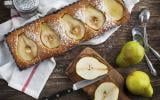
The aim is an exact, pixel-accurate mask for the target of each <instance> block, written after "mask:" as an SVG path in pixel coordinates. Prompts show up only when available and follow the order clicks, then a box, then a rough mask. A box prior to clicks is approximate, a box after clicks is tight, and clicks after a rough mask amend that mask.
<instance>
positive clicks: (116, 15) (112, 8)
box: [104, 0, 124, 21]
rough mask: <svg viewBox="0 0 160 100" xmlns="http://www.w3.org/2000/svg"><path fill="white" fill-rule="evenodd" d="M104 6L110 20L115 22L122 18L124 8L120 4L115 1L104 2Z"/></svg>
mask: <svg viewBox="0 0 160 100" xmlns="http://www.w3.org/2000/svg"><path fill="white" fill-rule="evenodd" d="M104 4H105V7H106V10H107V12H108V14H109V15H110V16H111V18H112V20H114V21H117V20H120V19H121V18H122V17H123V14H124V8H123V6H122V4H120V3H119V2H117V1H116V0H104Z"/></svg>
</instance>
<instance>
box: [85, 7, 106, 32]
mask: <svg viewBox="0 0 160 100" xmlns="http://www.w3.org/2000/svg"><path fill="white" fill-rule="evenodd" d="M84 23H86V24H87V25H88V26H89V27H91V28H92V29H94V30H98V29H100V28H101V27H102V26H103V25H104V23H105V15H104V14H103V13H102V12H101V11H100V10H98V9H96V8H94V7H92V6H90V5H89V6H86V7H85V22H84Z"/></svg>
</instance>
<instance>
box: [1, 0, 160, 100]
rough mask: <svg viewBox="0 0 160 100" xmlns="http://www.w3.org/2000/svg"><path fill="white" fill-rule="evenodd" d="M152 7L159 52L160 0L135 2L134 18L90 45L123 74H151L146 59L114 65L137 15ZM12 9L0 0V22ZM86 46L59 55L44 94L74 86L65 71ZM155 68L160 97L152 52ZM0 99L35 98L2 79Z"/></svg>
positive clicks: (159, 99)
mask: <svg viewBox="0 0 160 100" xmlns="http://www.w3.org/2000/svg"><path fill="white" fill-rule="evenodd" d="M145 7H147V8H149V9H150V11H151V19H150V22H149V25H148V30H147V31H148V34H149V43H150V44H151V45H152V46H153V47H154V48H155V49H156V50H157V51H159V52H160V0H141V2H140V3H139V4H137V5H136V7H135V8H134V10H133V12H132V16H131V20H130V21H129V22H128V23H127V24H126V25H123V26H122V27H121V28H120V29H119V30H118V31H117V32H115V33H114V34H113V35H112V36H111V37H110V38H109V39H108V40H107V41H106V42H105V43H103V44H101V45H97V46H90V47H92V48H93V49H95V50H96V51H97V52H99V53H100V55H102V57H104V58H105V59H106V60H107V61H108V62H109V63H110V64H111V65H112V66H114V67H115V68H116V69H117V70H118V71H119V72H120V73H121V74H122V75H123V76H124V77H126V76H127V75H128V73H129V72H131V71H133V70H142V71H145V72H147V73H148V74H149V70H148V68H147V65H146V62H145V60H144V61H143V62H142V63H140V64H138V65H135V66H132V67H129V68H124V69H122V68H118V67H117V65H116V64H115V58H116V56H117V54H118V53H119V51H120V49H121V48H122V46H123V45H124V44H125V43H126V42H127V41H130V40H131V39H132V37H131V29H132V28H133V27H134V26H136V25H139V22H138V14H139V12H140V10H141V9H142V8H145ZM9 13H10V12H9V10H8V9H6V8H4V6H3V0H0V22H1V23H2V22H4V21H6V20H7V19H9V18H10V17H9ZM85 47H86V46H78V47H76V48H74V49H72V50H70V51H68V52H66V53H65V54H64V55H62V56H59V57H57V58H56V61H57V66H56V68H55V70H54V72H53V73H52V75H51V76H50V78H49V80H48V81H47V83H46V85H45V87H44V89H43V91H42V93H41V97H42V96H47V95H50V94H51V93H55V92H57V91H60V90H63V89H65V88H68V87H71V85H72V82H71V81H70V80H69V79H68V78H67V77H66V75H65V73H64V71H65V69H66V67H67V66H68V64H69V63H70V62H71V61H72V60H73V59H74V57H75V55H78V54H79V52H80V51H81V50H83V49H84V48H85ZM149 58H150V59H151V60H152V62H153V64H154V66H155V68H156V69H157V71H158V76H157V77H152V76H151V75H150V74H149V75H150V77H151V80H152V85H153V88H154V95H153V98H152V99H153V100H160V61H158V60H157V59H155V57H154V56H153V55H151V54H150V55H149ZM128 95H129V96H130V97H131V98H132V100H143V99H145V100H146V99H147V98H142V97H140V96H133V95H131V94H129V93H128ZM87 97H88V96H87V95H86V94H85V93H84V92H83V91H77V92H75V93H73V94H70V95H67V96H66V97H63V98H61V100H87ZM0 100H33V98H32V97H29V96H27V95H25V94H23V93H21V92H19V91H17V90H14V89H12V88H10V87H8V86H7V83H6V82H5V81H3V80H0Z"/></svg>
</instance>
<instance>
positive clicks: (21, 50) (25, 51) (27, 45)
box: [17, 34, 38, 60]
mask: <svg viewBox="0 0 160 100" xmlns="http://www.w3.org/2000/svg"><path fill="white" fill-rule="evenodd" d="M37 51H38V50H37V45H36V43H35V42H34V41H33V40H31V39H29V38H28V37H26V36H25V34H21V35H19V37H18V45H17V52H18V55H19V56H20V57H21V58H22V59H24V60H33V59H34V58H35V57H36V56H37Z"/></svg>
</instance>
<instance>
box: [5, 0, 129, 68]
mask: <svg viewBox="0 0 160 100" xmlns="http://www.w3.org/2000/svg"><path fill="white" fill-rule="evenodd" d="M128 17H129V13H128V11H127V9H126V7H125V6H124V3H123V2H122V1H121V0H80V1H78V2H76V3H73V4H71V5H69V6H67V7H64V8H63V9H61V10H59V11H57V12H55V13H52V14H50V15H47V16H45V17H43V18H40V19H38V20H36V21H34V22H32V23H29V24H27V25H25V26H23V27H21V28H19V29H16V30H14V31H12V32H11V33H10V34H8V35H7V39H6V40H7V44H8V46H9V48H10V50H11V52H12V55H13V57H14V59H15V62H16V63H17V65H18V66H19V68H20V69H24V68H28V67H30V66H31V65H34V64H36V63H38V62H40V61H43V60H45V59H47V58H50V57H53V56H58V55H60V54H63V53H64V52H66V51H67V50H69V49H70V48H72V47H74V46H76V45H78V44H79V43H80V42H83V41H87V40H89V39H91V38H93V37H95V36H98V35H101V34H102V33H104V31H107V30H109V29H110V28H113V27H115V26H118V25H121V24H123V23H125V22H126V21H127V20H128Z"/></svg>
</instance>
